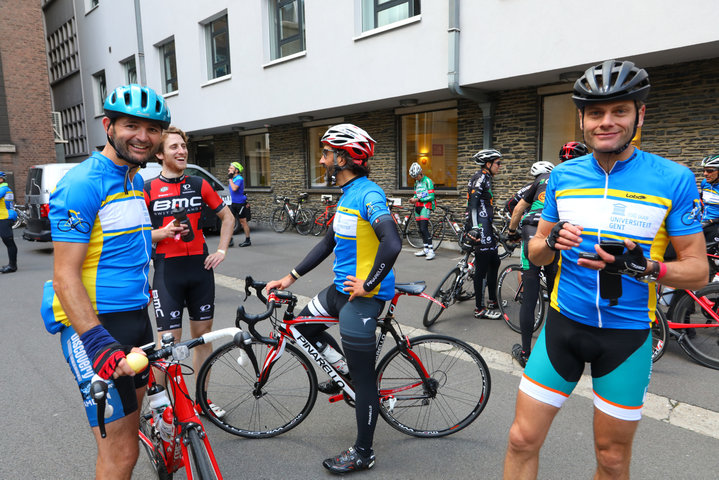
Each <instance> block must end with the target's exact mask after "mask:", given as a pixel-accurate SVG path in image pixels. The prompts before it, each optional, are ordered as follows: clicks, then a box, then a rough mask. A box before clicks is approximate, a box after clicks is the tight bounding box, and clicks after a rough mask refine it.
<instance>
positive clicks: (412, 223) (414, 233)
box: [405, 214, 433, 248]
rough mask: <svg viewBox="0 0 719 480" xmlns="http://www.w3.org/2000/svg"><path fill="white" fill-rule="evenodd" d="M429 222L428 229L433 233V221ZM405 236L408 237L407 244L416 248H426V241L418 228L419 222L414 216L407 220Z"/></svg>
mask: <svg viewBox="0 0 719 480" xmlns="http://www.w3.org/2000/svg"><path fill="white" fill-rule="evenodd" d="M428 222H429V225H427V228H429V231H430V233H431V232H432V228H433V226H432V220H428ZM405 235H406V236H407V242H408V243H409V244H410V245H412V246H413V247H414V248H423V247H424V239H423V238H422V234H421V233H420V231H419V226H417V221H416V220H415V217H414V214H413V215H411V216H410V217H409V218H408V219H407V229H406V230H405Z"/></svg>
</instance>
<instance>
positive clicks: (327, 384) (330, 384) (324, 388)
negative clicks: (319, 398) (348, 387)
mask: <svg viewBox="0 0 719 480" xmlns="http://www.w3.org/2000/svg"><path fill="white" fill-rule="evenodd" d="M317 390H319V391H320V392H322V393H325V394H327V395H334V394H336V393H340V392H341V391H342V387H340V385H339V383H337V382H335V381H334V380H325V381H324V382H321V383H318V384H317Z"/></svg>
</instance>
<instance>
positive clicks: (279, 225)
mask: <svg viewBox="0 0 719 480" xmlns="http://www.w3.org/2000/svg"><path fill="white" fill-rule="evenodd" d="M270 224H271V225H272V229H273V230H274V231H275V232H277V233H282V232H284V231H285V230H287V229H288V228H289V226H290V216H289V215H288V214H287V210H285V207H277V208H275V209H274V210H272V217H271V219H270Z"/></svg>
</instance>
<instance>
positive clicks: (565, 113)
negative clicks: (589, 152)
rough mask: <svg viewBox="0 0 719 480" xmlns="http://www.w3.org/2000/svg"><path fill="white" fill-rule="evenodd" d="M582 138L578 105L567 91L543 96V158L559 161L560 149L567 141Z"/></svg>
mask: <svg viewBox="0 0 719 480" xmlns="http://www.w3.org/2000/svg"><path fill="white" fill-rule="evenodd" d="M577 140H578V141H581V140H582V131H581V129H580V128H579V117H578V116H577V107H576V105H574V102H573V101H572V96H571V95H570V94H567V93H563V94H559V95H546V96H544V97H542V148H541V158H539V160H546V161H548V162H552V163H558V162H559V149H560V148H562V145H564V144H565V143H567V142H572V141H577Z"/></svg>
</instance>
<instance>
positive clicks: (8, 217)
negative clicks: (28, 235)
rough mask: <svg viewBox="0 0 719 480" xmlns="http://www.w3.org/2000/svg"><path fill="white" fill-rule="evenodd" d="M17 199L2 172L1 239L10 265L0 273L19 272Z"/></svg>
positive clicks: (0, 203) (0, 173) (0, 189)
mask: <svg viewBox="0 0 719 480" xmlns="http://www.w3.org/2000/svg"><path fill="white" fill-rule="evenodd" d="M14 201H15V197H14V196H13V193H12V190H10V186H9V185H8V184H7V182H6V181H5V172H0V238H2V242H3V243H4V244H5V246H6V247H7V256H8V260H9V261H8V264H7V265H5V266H3V267H0V273H12V272H17V245H15V240H14V239H13V236H12V224H13V223H15V220H17V212H16V211H15V208H14Z"/></svg>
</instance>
